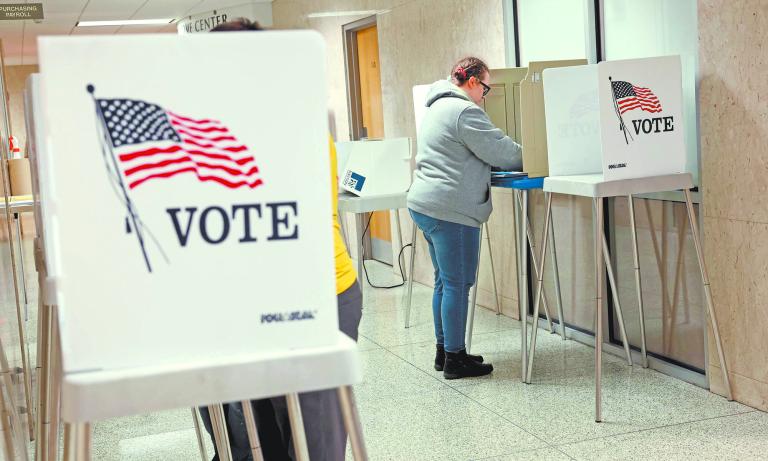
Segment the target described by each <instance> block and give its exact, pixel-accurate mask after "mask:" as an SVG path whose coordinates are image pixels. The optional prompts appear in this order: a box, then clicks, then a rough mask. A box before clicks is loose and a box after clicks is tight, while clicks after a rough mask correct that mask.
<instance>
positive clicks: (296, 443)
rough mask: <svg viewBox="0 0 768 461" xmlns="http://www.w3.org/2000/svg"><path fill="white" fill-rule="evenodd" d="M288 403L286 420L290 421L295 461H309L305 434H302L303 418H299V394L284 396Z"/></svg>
mask: <svg viewBox="0 0 768 461" xmlns="http://www.w3.org/2000/svg"><path fill="white" fill-rule="evenodd" d="M285 400H286V402H287V403H288V418H289V419H290V421H291V436H292V440H293V449H294V451H295V452H296V453H295V455H296V458H295V459H296V461H309V447H307V434H306V432H304V418H303V417H302V416H301V404H300V403H299V394H295V393H294V394H288V395H286V396H285Z"/></svg>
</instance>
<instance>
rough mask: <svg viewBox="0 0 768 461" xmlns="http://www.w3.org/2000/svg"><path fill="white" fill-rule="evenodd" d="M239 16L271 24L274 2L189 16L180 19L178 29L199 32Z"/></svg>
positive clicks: (246, 4) (265, 24) (192, 32)
mask: <svg viewBox="0 0 768 461" xmlns="http://www.w3.org/2000/svg"><path fill="white" fill-rule="evenodd" d="M237 18H247V19H250V20H252V21H258V23H259V24H260V25H262V26H271V25H272V4H271V3H260V2H256V3H254V2H251V3H244V4H242V5H236V6H232V7H228V8H220V9H216V10H213V11H207V12H205V13H201V14H196V15H193V16H187V17H185V18H182V19H180V20H179V21H178V23H177V29H178V32H179V33H180V34H199V33H201V32H208V31H209V30H211V29H213V28H214V27H216V26H218V25H219V24H222V23H225V22H227V21H232V20H234V19H237Z"/></svg>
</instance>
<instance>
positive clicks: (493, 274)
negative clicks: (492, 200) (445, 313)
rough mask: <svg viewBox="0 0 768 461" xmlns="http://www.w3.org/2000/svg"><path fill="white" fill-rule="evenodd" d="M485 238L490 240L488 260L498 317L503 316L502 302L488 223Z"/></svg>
mask: <svg viewBox="0 0 768 461" xmlns="http://www.w3.org/2000/svg"><path fill="white" fill-rule="evenodd" d="M484 227H485V236H486V238H487V239H488V259H489V260H490V262H491V277H492V278H493V297H494V299H495V300H496V315H501V300H500V298H499V286H498V284H497V283H496V267H495V266H494V264H493V247H492V246H491V231H490V229H489V227H490V226H488V223H485V226H484ZM482 237H483V236H482V235H480V240H481V241H482ZM479 261H480V260H479V259H478V266H479ZM475 283H477V280H475Z"/></svg>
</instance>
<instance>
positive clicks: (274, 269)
mask: <svg viewBox="0 0 768 461" xmlns="http://www.w3.org/2000/svg"><path fill="white" fill-rule="evenodd" d="M199 56H208V57H209V59H212V60H213V61H214V62H212V63H211V65H209V66H205V67H204V68H201V69H197V70H196V71H195V72H194V73H190V72H188V67H187V66H186V65H185V64H186V63H188V62H191V61H194V60H195V59H197V58H198V57H199ZM243 56H251V57H252V56H260V57H261V59H244V58H243ZM39 58H40V67H41V77H40V87H39V92H40V94H39V95H35V98H39V100H40V104H39V106H36V107H35V111H36V112H35V113H34V117H33V123H35V125H36V129H37V130H38V132H39V131H40V130H44V133H39V134H40V135H38V136H37V140H38V141H41V140H42V141H43V142H42V143H40V142H38V145H37V155H36V163H37V164H38V165H39V166H40V168H39V169H38V170H37V175H38V176H39V180H40V181H39V182H40V185H41V187H40V190H39V199H40V202H41V205H42V206H41V208H40V210H41V220H42V224H43V229H44V239H43V241H44V245H45V253H46V260H47V261H46V269H47V272H48V274H47V277H48V280H47V286H46V288H47V289H48V293H47V294H48V296H49V297H50V299H51V302H52V303H55V304H56V305H57V306H58V312H57V315H58V319H59V322H58V326H59V328H60V342H61V357H62V360H63V363H62V370H63V377H62V394H63V395H62V418H63V419H64V421H65V422H67V423H70V424H78V425H79V424H83V423H87V422H88V421H93V420H98V419H103V418H109V417H115V416H123V415H129V414H136V413H143V412H149V411H157V410H161V409H165V408H178V407H181V406H196V405H205V404H216V403H218V402H228V401H238V400H247V399H251V398H261V397H268V396H274V395H287V396H288V397H289V406H290V405H291V401H292V399H291V398H290V397H291V396H292V395H293V396H295V393H298V392H306V391H312V390H319V389H330V388H340V389H345V390H346V391H349V388H348V386H349V385H351V384H353V383H355V382H357V381H359V380H360V377H361V372H360V369H359V364H358V360H357V353H356V347H355V345H354V343H353V342H352V341H351V340H350V339H349V338H347V337H346V336H345V335H343V334H342V333H340V332H339V330H338V318H337V301H336V291H335V272H334V256H333V240H332V215H333V213H332V209H331V197H330V194H329V191H330V189H331V183H330V182H329V181H330V175H329V174H327V170H328V166H329V163H328V119H327V107H326V90H325V88H326V86H325V50H324V44H323V41H322V38H321V37H320V36H319V35H318V34H316V33H313V32H303V31H302V32H262V33H259V34H211V35H200V36H194V35H193V36H186V37H178V36H170V35H142V36H120V37H103V36H89V37H43V38H41V39H40V40H39ZM265 61H268V62H270V63H271V65H274V66H277V67H279V68H280V69H282V70H283V72H284V76H285V77H284V81H283V83H284V84H287V85H289V86H291V87H293V88H296V91H291V92H288V93H284V92H264V91H257V90H254V88H258V87H261V86H263V85H268V84H271V83H272V80H271V79H272V77H271V76H270V75H268V74H266V73H264V72H263V69H261V65H262V63H263V62H265ZM216 62H218V63H219V64H218V65H217V64H216ZM232 63H237V65H238V67H239V70H238V71H237V72H221V69H222V68H223V67H226V66H230V67H231V65H232ZM285 79H287V80H285ZM32 90H33V91H36V86H33V87H32ZM210 92H215V97H212V96H211V95H206V93H210ZM201 95H203V96H201ZM296 107H301V108H302V110H300V111H296V110H294V108H296ZM265 108H268V110H265ZM287 120H290V121H291V122H290V123H286V121H287ZM296 126H301V127H302V136H296V135H295V127H296ZM297 183H298V184H300V185H301V187H296V184H297ZM43 184H45V187H43V186H42V185H43ZM83 201H86V202H87V203H88V205H87V206H83ZM86 223H87V226H88V227H87V232H86V229H85V227H84V225H85V224H86ZM297 260H302V261H304V262H305V263H304V264H299V265H296V264H294V261H297ZM297 283H299V284H300V286H301V289H298V290H297V289H296V286H297V285H296V284H297ZM190 384H193V385H190ZM346 391H345V392H346ZM345 392H340V395H341V397H342V402H343V403H344V404H345V405H346V407H345V410H350V408H352V407H350V402H351V398H350V396H351V394H349V393H347V394H346V398H345V397H344V394H345ZM294 401H295V402H296V403H297V402H298V398H297V397H296V398H295V399H294ZM294 413H295V412H294ZM345 415H349V416H350V417H352V416H353V415H356V412H355V411H345ZM352 423H353V424H352V425H351V426H349V429H350V430H352V432H353V433H354V434H353V438H352V444H353V449H354V450H355V451H356V456H358V455H360V453H361V451H360V450H361V447H360V443H359V442H361V440H360V439H359V433H356V432H355V430H354V426H355V424H354V421H352ZM78 427H80V426H78ZM355 437H357V440H355ZM301 445H302V442H301V441H299V445H298V446H297V451H301ZM297 456H298V458H299V459H304V458H303V456H302V454H300V453H297Z"/></svg>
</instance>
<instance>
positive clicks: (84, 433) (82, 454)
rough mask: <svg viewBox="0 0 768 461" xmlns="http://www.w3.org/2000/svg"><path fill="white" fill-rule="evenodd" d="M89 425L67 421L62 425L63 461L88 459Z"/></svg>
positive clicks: (89, 456)
mask: <svg viewBox="0 0 768 461" xmlns="http://www.w3.org/2000/svg"><path fill="white" fill-rule="evenodd" d="M90 459H91V425H90V424H89V423H67V424H65V425H64V461H90Z"/></svg>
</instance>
